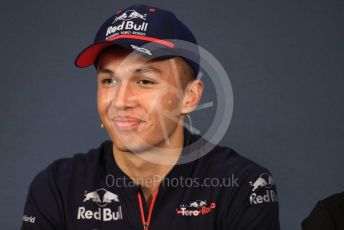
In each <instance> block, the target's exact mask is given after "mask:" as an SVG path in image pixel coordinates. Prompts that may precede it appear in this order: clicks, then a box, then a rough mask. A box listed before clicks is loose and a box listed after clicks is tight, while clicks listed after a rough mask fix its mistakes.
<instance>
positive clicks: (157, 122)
mask: <svg viewBox="0 0 344 230" xmlns="http://www.w3.org/2000/svg"><path fill="white" fill-rule="evenodd" d="M171 39H172V40H171ZM173 39H174V40H173ZM177 40H183V41H186V42H189V43H190V44H195V45H196V44H197V43H196V39H195V38H194V36H193V35H192V33H191V31H190V30H189V29H188V28H187V27H186V26H185V25H184V24H183V23H182V22H181V21H179V20H178V19H177V18H176V17H175V15H174V14H172V13H171V12H169V11H166V10H162V9H159V8H156V7H151V6H146V5H133V6H130V7H128V8H127V9H124V10H121V11H119V12H117V13H116V14H115V15H114V16H112V17H111V18H109V19H108V20H107V21H106V22H105V23H104V24H103V25H102V27H101V28H100V29H99V31H98V33H97V36H96V39H95V42H94V43H93V44H92V45H91V46H89V47H87V48H86V49H85V50H84V51H82V52H81V54H80V55H79V56H78V58H77V59H76V65H77V66H78V67H86V66H90V65H94V66H95V67H96V71H97V81H98V96H97V97H98V101H97V103H98V112H99V115H100V118H101V121H102V126H103V127H104V128H105V129H106V130H107V132H108V134H109V136H110V138H111V141H105V142H104V143H102V144H101V146H99V147H98V148H96V149H91V150H90V151H89V152H88V153H87V154H77V155H75V156H74V157H73V158H68V159H61V160H57V161H55V162H54V163H52V164H51V165H50V166H49V167H48V168H47V169H45V170H43V171H42V172H40V173H39V174H38V175H37V176H36V177H35V179H34V180H33V182H32V183H31V185H30V189H29V194H28V198H27V202H26V206H25V210H24V217H23V225H22V229H24V230H26V229H34V230H36V229H44V230H49V229H61V230H62V229H73V230H78V229H104V230H107V229H145V230H147V229H150V230H154V229H218V230H221V229H223V230H224V229H226V230H227V229H233V230H239V229H245V230H248V229H254V230H259V229H264V230H266V229H271V230H275V229H279V220H278V203H277V195H276V188H275V185H274V181H273V179H272V176H271V175H270V173H269V171H268V170H266V169H265V168H263V167H261V166H259V165H257V164H256V163H254V162H252V161H250V160H248V159H246V158H244V157H241V156H240V155H238V154H237V153H236V152H235V151H234V150H233V149H230V148H227V147H222V146H217V145H213V147H212V149H211V150H210V151H209V153H207V154H206V155H203V154H202V151H204V149H207V148H206V147H207V146H209V145H211V144H210V143H209V142H207V141H206V140H205V139H203V138H202V137H201V136H198V135H195V134H192V133H190V132H189V131H188V130H187V129H186V128H184V122H185V119H186V118H187V116H188V114H189V113H190V112H192V111H193V110H195V108H196V107H197V105H198V104H199V102H200V99H201V96H202V92H203V82H202V81H201V80H198V79H197V78H196V76H197V73H198V71H199V66H198V62H197V58H194V57H193V58H191V57H190V56H189V55H188V54H187V53H186V52H185V49H182V48H181V47H179V46H178V44H179V43H178V42H177ZM174 41H176V42H174ZM147 43H149V44H153V46H149V47H150V48H147V46H145V44H147ZM193 51H194V52H196V55H195V56H196V57H197V51H196V50H195V49H193ZM192 154H194V155H192ZM190 155H191V156H196V157H194V160H193V161H189V162H187V163H185V162H183V159H184V157H185V156H190Z"/></svg>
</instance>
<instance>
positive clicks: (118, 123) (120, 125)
mask: <svg viewBox="0 0 344 230" xmlns="http://www.w3.org/2000/svg"><path fill="white" fill-rule="evenodd" d="M112 123H113V125H114V126H115V128H116V129H117V130H120V131H128V130H135V129H137V128H138V127H139V126H140V125H141V124H142V123H144V121H142V120H137V119H128V120H123V119H121V120H112Z"/></svg>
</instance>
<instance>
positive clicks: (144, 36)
mask: <svg viewBox="0 0 344 230" xmlns="http://www.w3.org/2000/svg"><path fill="white" fill-rule="evenodd" d="M178 41H185V42H186V44H187V47H185V43H180V42H178ZM181 44H183V45H181ZM112 45H119V46H122V47H124V48H127V49H129V50H132V51H134V52H136V53H138V54H140V55H142V56H145V57H147V58H150V59H152V58H155V57H174V56H180V57H182V58H183V59H184V60H185V61H186V62H187V63H188V64H189V65H190V66H191V67H192V69H193V70H194V72H195V74H196V75H197V74H198V71H199V50H198V46H197V41H196V38H195V37H194V35H193V34H192V32H191V31H190V29H189V28H188V27H187V26H186V25H185V24H184V23H182V22H181V21H180V20H179V19H178V18H177V17H176V16H175V15H174V14H173V13H172V12H170V11H167V10H164V9H159V8H156V7H153V6H147V5H141V4H136V5H132V6H130V7H128V8H126V9H124V10H120V11H118V12H117V13H116V14H115V15H113V16H111V17H110V18H109V19H107V20H106V21H105V22H104V23H103V25H102V26H101V27H100V29H99V30H98V32H97V35H96V37H95V39H94V43H93V44H91V45H90V46H88V47H87V48H85V49H84V50H83V51H82V52H81V53H80V54H79V55H78V57H77V58H76V60H75V65H76V66H77V67H80V68H82V67H88V66H90V65H93V64H95V61H96V59H97V57H98V55H99V54H100V52H101V51H102V50H103V49H104V48H106V47H109V46H112ZM147 45H149V46H147ZM182 46H183V47H182ZM147 47H150V48H147Z"/></svg>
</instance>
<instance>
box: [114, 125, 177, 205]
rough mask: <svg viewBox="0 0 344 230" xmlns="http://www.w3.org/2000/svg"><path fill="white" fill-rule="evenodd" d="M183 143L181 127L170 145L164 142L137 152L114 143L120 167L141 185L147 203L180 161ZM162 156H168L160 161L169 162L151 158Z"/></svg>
mask: <svg viewBox="0 0 344 230" xmlns="http://www.w3.org/2000/svg"><path fill="white" fill-rule="evenodd" d="M183 143H184V133H183V129H181V130H176V132H174V133H173V134H172V135H171V136H170V137H169V145H167V144H162V145H161V146H159V148H154V149H153V148H151V149H148V150H147V151H144V152H140V153H137V154H135V153H132V152H124V151H121V150H119V149H117V148H116V146H115V145H113V154H114V158H115V161H116V163H117V165H118V166H119V168H120V169H121V170H122V171H123V172H124V173H125V174H126V175H128V176H129V177H130V178H131V179H132V180H133V181H134V183H135V184H137V185H139V186H140V187H141V189H142V192H143V194H144V196H145V199H146V201H147V203H150V201H151V196H152V194H153V193H154V191H155V190H156V189H157V188H158V187H159V185H160V183H161V181H162V180H163V179H164V178H165V176H166V175H167V174H168V172H169V171H170V170H171V169H172V168H173V167H174V165H175V164H176V162H177V161H178V159H179V157H180V154H181V152H182V149H183ZM160 157H168V158H162V159H161V161H160V162H164V161H165V162H166V161H167V162H168V164H161V163H157V162H156V161H154V162H152V161H150V160H149V159H154V160H155V159H159V158H160Z"/></svg>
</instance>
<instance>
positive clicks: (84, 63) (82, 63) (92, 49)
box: [75, 38, 173, 68]
mask: <svg viewBox="0 0 344 230" xmlns="http://www.w3.org/2000/svg"><path fill="white" fill-rule="evenodd" d="M147 43H152V44H154V46H155V47H154V49H155V50H159V52H155V53H154V54H155V55H153V54H150V55H147V54H145V53H143V52H138V51H137V50H136V49H134V48H133V47H132V45H135V46H138V47H141V46H144V45H146V44H147ZM113 45H119V46H121V47H123V48H126V49H128V50H130V51H133V52H136V53H138V54H140V55H142V56H144V57H147V58H155V56H166V55H171V54H172V53H173V51H172V50H171V48H173V43H170V44H169V43H167V42H165V41H163V40H158V39H157V40H155V41H154V40H153V41H149V40H140V39H132V38H131V39H128V38H127V39H125V38H122V39H116V40H113V41H104V42H100V43H94V44H91V45H90V46H88V47H86V48H85V49H84V50H83V51H81V53H80V54H79V55H78V56H77V58H76V59H75V66H77V67H79V68H84V67H88V66H91V65H93V64H94V63H95V61H96V59H97V57H98V55H99V54H100V52H101V51H102V50H104V49H105V48H106V47H109V46H113ZM166 48H167V49H166ZM162 50H163V51H162Z"/></svg>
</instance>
